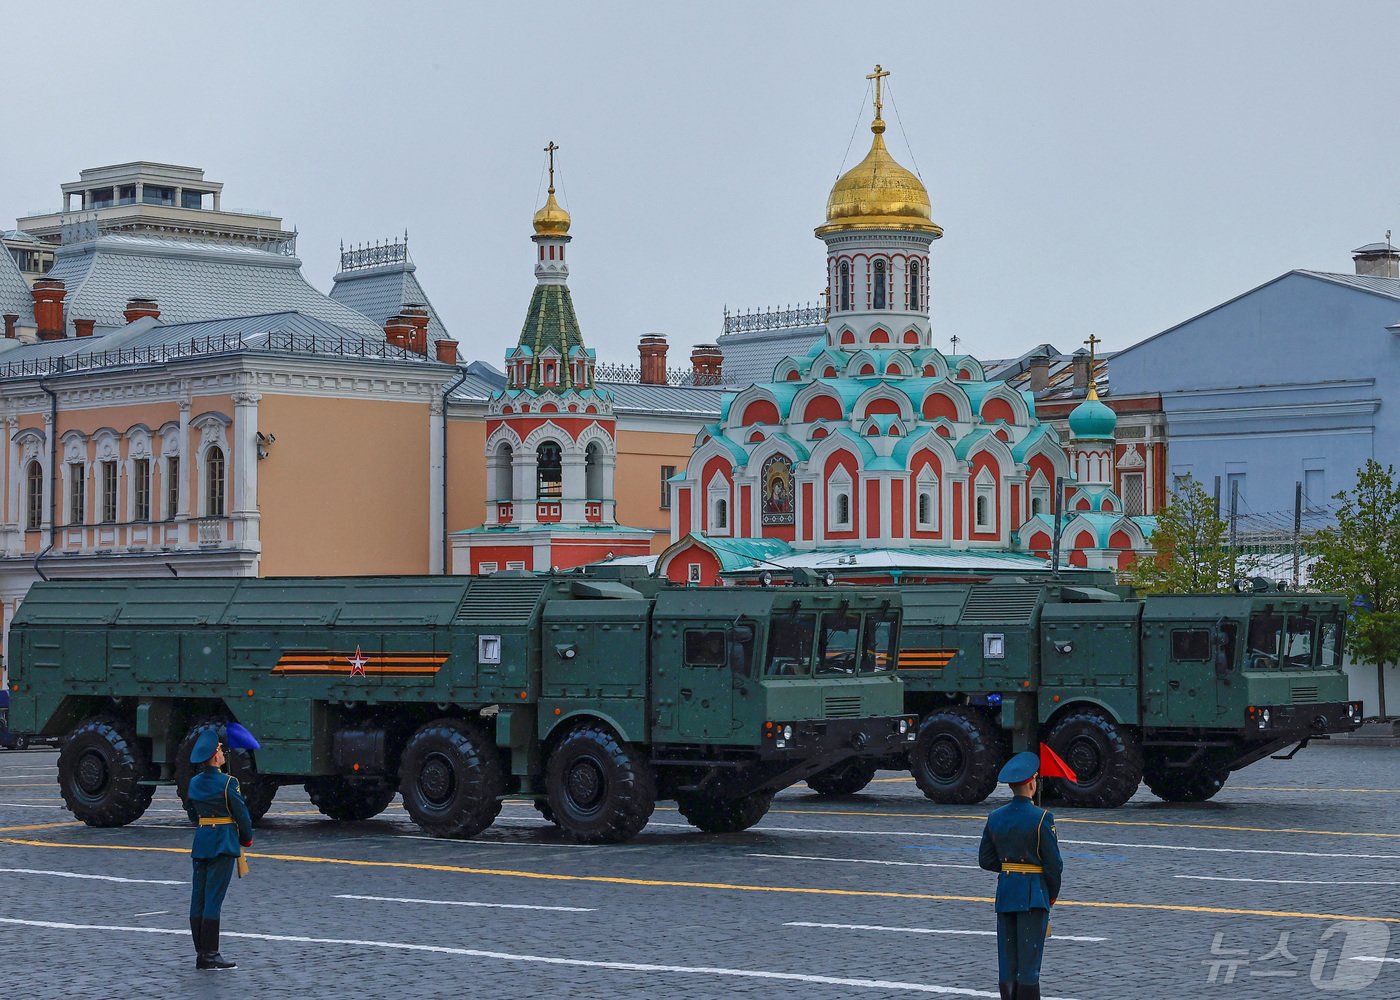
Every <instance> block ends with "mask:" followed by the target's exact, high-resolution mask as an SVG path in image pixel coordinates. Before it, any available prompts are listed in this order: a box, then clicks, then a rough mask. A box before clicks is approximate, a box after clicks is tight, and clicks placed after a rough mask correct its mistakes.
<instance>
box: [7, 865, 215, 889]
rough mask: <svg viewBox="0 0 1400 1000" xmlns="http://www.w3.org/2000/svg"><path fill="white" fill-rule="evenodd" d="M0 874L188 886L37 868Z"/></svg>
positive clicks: (164, 881) (184, 883)
mask: <svg viewBox="0 0 1400 1000" xmlns="http://www.w3.org/2000/svg"><path fill="white" fill-rule="evenodd" d="M0 872H4V873H6V874H10V875H52V876H54V877H55V878H88V879H95V880H97V881H99V882H127V883H131V884H139V885H189V883H188V882H174V881H171V880H170V879H167V878H118V877H117V876H116V875H87V874H84V873H83V872H55V871H45V870H43V869H39V868H0Z"/></svg>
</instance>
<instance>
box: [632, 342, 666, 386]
mask: <svg viewBox="0 0 1400 1000" xmlns="http://www.w3.org/2000/svg"><path fill="white" fill-rule="evenodd" d="M637 350H638V352H639V353H640V354H641V356H642V385H665V384H666V351H667V350H668V345H667V343H666V338H665V337H664V336H662V335H661V334H659V333H648V334H647V335H646V336H644V337H642V342H641V343H640V344H639V345H637Z"/></svg>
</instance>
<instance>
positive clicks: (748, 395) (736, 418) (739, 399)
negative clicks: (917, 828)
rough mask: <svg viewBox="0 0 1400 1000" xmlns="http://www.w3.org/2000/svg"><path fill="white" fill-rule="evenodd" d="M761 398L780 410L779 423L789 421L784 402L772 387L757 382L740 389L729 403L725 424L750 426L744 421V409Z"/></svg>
mask: <svg viewBox="0 0 1400 1000" xmlns="http://www.w3.org/2000/svg"><path fill="white" fill-rule="evenodd" d="M759 400H766V401H767V402H769V403H772V404H773V409H775V410H776V411H777V412H778V423H779V424H784V423H786V422H787V414H785V413H784V412H783V404H782V402H781V401H780V400H779V399H778V397H777V396H775V395H774V394H773V392H772V391H771V390H770V389H768V388H767V387H766V386H765V385H763V384H762V383H761V382H760V383H755V384H754V385H751V386H749V387H748V388H747V389H744V390H742V391H740V392H739V393H738V394H737V395H736V396H735V397H734V401H733V402H732V403H730V404H729V413H728V414H727V416H726V419H725V421H724V426H725V427H746V426H748V425H747V424H745V423H744V422H743V414H744V411H745V410H747V409H748V408H749V405H750V404H751V403H756V402H758V401H759Z"/></svg>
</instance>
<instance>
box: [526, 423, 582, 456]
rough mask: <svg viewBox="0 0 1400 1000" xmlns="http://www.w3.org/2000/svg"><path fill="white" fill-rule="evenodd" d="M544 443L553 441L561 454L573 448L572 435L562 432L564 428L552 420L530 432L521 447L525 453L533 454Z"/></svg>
mask: <svg viewBox="0 0 1400 1000" xmlns="http://www.w3.org/2000/svg"><path fill="white" fill-rule="evenodd" d="M546 441H553V442H554V443H555V444H557V445H558V446H559V449H560V451H563V452H569V451H573V450H574V448H575V445H574V437H573V435H572V434H570V433H569V432H568V431H566V430H564V428H562V427H560V426H559V425H558V424H556V423H555V422H554V421H553V420H546V421H545V422H544V423H542V424H540V425H539V426H538V427H536V428H535V429H534V430H532V431H531V432H530V434H529V436H528V437H527V438H525V440H524V441H523V442H522V443H521V447H522V448H523V449H524V450H525V451H528V452H530V453H531V454H534V452H535V451H537V450H538V449H539V446H540V445H542V444H544V443H545V442H546Z"/></svg>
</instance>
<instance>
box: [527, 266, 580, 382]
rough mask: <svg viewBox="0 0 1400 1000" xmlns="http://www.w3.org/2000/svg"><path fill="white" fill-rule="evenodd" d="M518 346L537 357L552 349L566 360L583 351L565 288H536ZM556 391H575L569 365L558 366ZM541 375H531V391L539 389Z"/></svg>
mask: <svg viewBox="0 0 1400 1000" xmlns="http://www.w3.org/2000/svg"><path fill="white" fill-rule="evenodd" d="M520 346H521V347H524V348H528V349H529V351H530V353H531V354H533V355H534V356H536V357H538V356H539V355H540V354H541V353H543V352H544V351H546V350H548V349H549V348H551V347H552V348H554V349H555V351H557V352H558V353H559V357H561V358H567V357H568V356H569V352H570V351H572V350H573V349H574V348H575V347H579V348H581V347H583V334H582V333H581V332H580V331H579V328H578V317H577V316H575V315H574V300H573V299H572V298H571V297H570V296H569V286H568V285H536V286H535V294H534V295H532V296H530V310H529V312H527V313H526V314H525V326H524V328H523V329H522V330H521V331H520ZM559 368H560V371H559V388H560V389H561V390H562V389H566V388H569V389H572V388H574V373H573V366H572V365H564V364H561V365H560V366H559ZM539 377H540V373H539V370H538V369H536V370H534V371H532V372H531V373H530V388H531V389H539V388H540V387H541V386H540V382H539Z"/></svg>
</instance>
